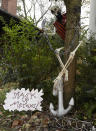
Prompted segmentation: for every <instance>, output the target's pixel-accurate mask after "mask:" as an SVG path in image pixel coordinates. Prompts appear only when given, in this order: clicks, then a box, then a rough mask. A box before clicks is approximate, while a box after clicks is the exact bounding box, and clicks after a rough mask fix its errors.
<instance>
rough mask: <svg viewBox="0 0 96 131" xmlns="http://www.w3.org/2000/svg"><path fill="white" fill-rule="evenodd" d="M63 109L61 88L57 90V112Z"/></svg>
mask: <svg viewBox="0 0 96 131" xmlns="http://www.w3.org/2000/svg"><path fill="white" fill-rule="evenodd" d="M63 110H64V107H63V90H61V91H59V92H58V112H62V111H63Z"/></svg>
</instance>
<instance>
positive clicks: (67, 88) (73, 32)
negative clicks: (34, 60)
mask: <svg viewBox="0 0 96 131" xmlns="http://www.w3.org/2000/svg"><path fill="white" fill-rule="evenodd" d="M64 2H65V4H66V10H67V25H66V38H65V50H68V49H69V47H71V46H72V48H71V49H70V52H71V51H73V50H74V49H75V47H76V46H77V45H78V41H79V37H78V36H79V28H78V29H77V27H79V22H80V13H81V0H65V1H64ZM68 56H69V54H66V55H65V63H66V61H67V59H68ZM68 72H69V80H68V82H65V83H64V107H65V108H67V106H68V103H69V101H70V99H71V97H72V96H73V95H74V92H75V74H76V57H75V58H74V60H73V62H72V63H71V64H70V66H69V68H68Z"/></svg>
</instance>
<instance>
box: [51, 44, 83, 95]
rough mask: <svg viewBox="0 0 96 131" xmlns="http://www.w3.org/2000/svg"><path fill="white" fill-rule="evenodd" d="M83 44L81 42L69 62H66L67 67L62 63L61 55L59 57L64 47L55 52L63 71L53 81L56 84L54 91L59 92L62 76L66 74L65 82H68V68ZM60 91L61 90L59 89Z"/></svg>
mask: <svg viewBox="0 0 96 131" xmlns="http://www.w3.org/2000/svg"><path fill="white" fill-rule="evenodd" d="M81 44H82V43H81V42H80V43H79V44H78V45H77V47H76V48H75V49H74V50H73V51H72V52H71V53H70V55H69V58H68V60H67V62H66V64H65V65H64V64H63V62H62V60H61V58H60V55H59V52H60V50H61V49H63V48H64V47H61V48H59V49H56V50H55V53H56V57H57V59H58V61H59V63H60V66H61V67H62V70H61V72H60V73H59V75H58V76H57V77H56V79H55V80H54V81H53V82H54V86H53V90H57V88H59V87H58V85H60V84H59V83H60V81H61V80H62V76H63V75H64V74H65V79H64V80H65V81H68V70H67V68H68V67H69V65H70V64H71V62H72V61H73V59H74V56H75V53H76V51H77V50H78V48H79V47H80V45H81ZM58 82H59V83H58ZM60 87H61V86H60ZM59 89H60V88H59ZM56 94H57V93H56Z"/></svg>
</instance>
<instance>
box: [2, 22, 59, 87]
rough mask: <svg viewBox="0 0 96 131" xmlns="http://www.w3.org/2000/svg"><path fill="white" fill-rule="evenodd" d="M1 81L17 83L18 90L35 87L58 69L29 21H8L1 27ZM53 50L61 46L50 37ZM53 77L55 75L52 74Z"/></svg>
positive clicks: (50, 53) (47, 48)
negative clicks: (7, 23)
mask: <svg viewBox="0 0 96 131" xmlns="http://www.w3.org/2000/svg"><path fill="white" fill-rule="evenodd" d="M3 30H4V32H5V33H4V34H3V35H2V37H1V38H0V41H1V42H2V43H3V44H2V49H3V52H2V55H1V61H0V63H1V71H0V72H1V80H2V81H3V82H5V83H6V82H8V81H18V82H19V83H20V87H25V88H30V89H31V88H36V86H37V85H38V84H39V83H41V81H43V80H47V79H51V77H53V74H54V73H55V72H56V70H58V68H57V65H58V63H57V60H56V58H55V55H54V54H53V52H51V51H50V49H49V47H48V45H47V40H46V38H45V37H44V35H43V34H40V33H39V30H38V28H37V27H35V26H34V25H33V22H32V21H28V20H22V21H21V22H20V23H19V24H16V23H15V22H12V20H11V22H10V27H9V26H8V25H6V26H5V27H3ZM49 39H50V41H51V43H52V45H53V47H54V48H57V47H60V46H61V45H60V41H58V42H57V39H56V37H55V36H54V39H53V37H51V36H50V37H49ZM55 74H56V73H55Z"/></svg>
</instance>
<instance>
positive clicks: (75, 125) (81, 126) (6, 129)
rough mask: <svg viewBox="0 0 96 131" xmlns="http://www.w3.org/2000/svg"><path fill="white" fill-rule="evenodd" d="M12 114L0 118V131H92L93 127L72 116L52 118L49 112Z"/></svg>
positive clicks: (90, 123) (89, 123)
mask: <svg viewBox="0 0 96 131" xmlns="http://www.w3.org/2000/svg"><path fill="white" fill-rule="evenodd" d="M14 114H15V113H14ZM14 114H13V115H9V117H8V116H7V117H6V116H5V117H2V118H1V117H0V125H1V128H0V131H92V126H93V125H92V124H93V123H92V122H87V121H81V120H78V119H76V118H74V116H72V115H68V116H63V117H54V116H53V115H52V114H50V112H49V111H43V112H34V113H33V114H32V113H31V112H29V113H28V114H27V113H26V114H23V115H21V114H20V113H16V114H15V115H14ZM70 116H72V117H70Z"/></svg>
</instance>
